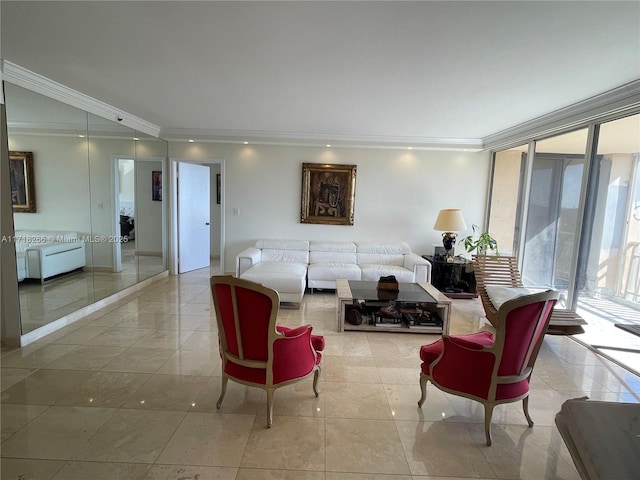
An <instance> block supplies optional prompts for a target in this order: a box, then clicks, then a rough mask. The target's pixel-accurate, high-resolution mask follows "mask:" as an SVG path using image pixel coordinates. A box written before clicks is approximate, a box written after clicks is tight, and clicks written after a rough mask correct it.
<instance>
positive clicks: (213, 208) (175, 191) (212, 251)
mask: <svg viewBox="0 0 640 480" xmlns="http://www.w3.org/2000/svg"><path fill="white" fill-rule="evenodd" d="M189 164H190V165H199V166H203V167H207V168H208V169H209V175H208V178H209V179H210V181H209V185H210V188H209V193H208V194H206V195H207V197H208V198H209V205H210V216H209V223H210V225H209V228H210V239H211V240H210V246H209V256H210V262H214V263H216V264H218V262H219V271H221V272H224V271H225V267H224V263H225V262H224V245H225V220H224V218H225V213H224V199H225V195H224V183H225V161H224V159H193V158H171V159H170V192H171V202H170V224H171V235H170V245H171V247H170V258H169V271H170V273H171V274H172V275H178V274H179V273H180V271H181V270H182V269H181V268H180V242H181V238H180V237H181V233H180V224H181V222H182V224H183V225H184V220H185V218H182V220H181V217H184V216H185V215H186V214H185V213H181V211H180V202H179V197H180V194H179V182H178V177H179V175H180V174H179V170H180V165H183V166H184V165H189ZM183 188H190V189H196V190H195V191H194V192H193V196H194V197H196V198H200V199H202V198H203V192H198V191H197V188H198V187H197V186H196V185H191V184H190V183H189V182H187V184H186V185H185V186H184V187H183ZM193 233H194V232H190V231H189V230H187V231H185V232H184V233H182V235H183V236H184V235H187V236H188V235H192V234H193ZM185 240H186V239H185V238H183V239H182V242H183V245H184V242H185ZM218 259H219V260H218ZM217 270H218V269H217Z"/></svg>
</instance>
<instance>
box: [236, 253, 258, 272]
mask: <svg viewBox="0 0 640 480" xmlns="http://www.w3.org/2000/svg"><path fill="white" fill-rule="evenodd" d="M260 260H262V250H260V249H259V248H255V247H249V248H247V249H246V250H243V251H242V252H240V253H239V254H238V255H237V256H236V277H240V276H241V275H242V274H243V273H244V272H246V271H247V270H249V269H250V268H251V267H253V266H254V265H255V264H256V263H259V262H260Z"/></svg>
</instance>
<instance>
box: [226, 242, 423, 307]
mask: <svg viewBox="0 0 640 480" xmlns="http://www.w3.org/2000/svg"><path fill="white" fill-rule="evenodd" d="M387 275H395V277H396V278H397V280H398V281H399V282H422V283H426V282H430V281H431V264H430V263H429V262H428V261H427V260H425V259H423V258H422V257H421V256H419V255H417V254H415V253H413V252H411V249H410V248H409V245H407V244H406V243H404V242H380V243H374V242H332V241H306V240H279V239H262V240H258V241H257V242H256V244H255V245H254V246H253V247H250V248H248V249H246V250H244V251H242V252H241V253H239V254H238V256H237V257H236V276H237V277H240V278H244V279H247V280H252V281H254V282H258V283H261V284H263V285H265V286H267V287H270V288H273V289H274V290H276V291H277V292H278V294H279V295H280V301H281V302H292V303H299V302H300V301H301V300H302V297H303V296H304V292H305V289H306V288H307V287H308V288H310V289H311V290H312V291H313V289H314V288H319V289H324V288H327V289H335V288H336V279H338V278H344V279H347V280H370V281H377V280H378V279H379V278H380V277H381V276H387Z"/></svg>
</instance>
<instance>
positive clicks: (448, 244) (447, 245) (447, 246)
mask: <svg viewBox="0 0 640 480" xmlns="http://www.w3.org/2000/svg"><path fill="white" fill-rule="evenodd" d="M457 236H458V234H457V233H455V232H444V233H443V234H442V246H443V247H444V250H445V252H446V253H445V257H447V258H453V248H454V247H455V245H456V237H457Z"/></svg>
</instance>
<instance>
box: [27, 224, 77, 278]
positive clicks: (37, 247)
mask: <svg viewBox="0 0 640 480" xmlns="http://www.w3.org/2000/svg"><path fill="white" fill-rule="evenodd" d="M15 240H16V262H17V264H18V281H22V280H24V279H25V278H37V279H40V281H41V282H44V280H45V279H47V278H49V277H53V276H54V275H60V274H61V273H67V272H71V271H73V270H76V269H78V268H82V267H84V266H86V264H87V258H86V254H85V245H84V242H83V241H82V240H81V239H80V238H79V237H78V233H77V232H62V231H53V230H17V231H16V235H15Z"/></svg>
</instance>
